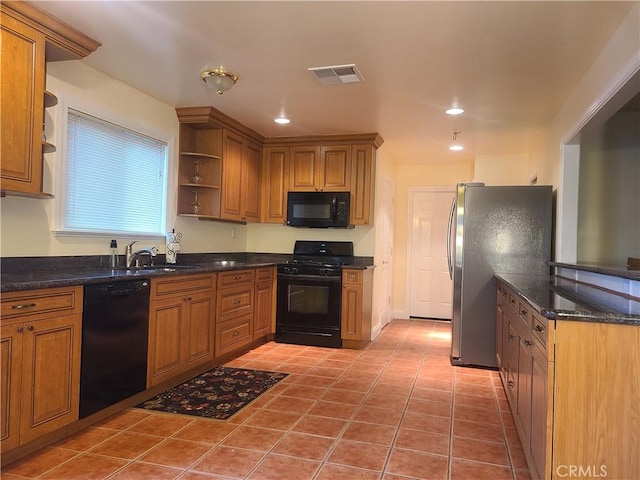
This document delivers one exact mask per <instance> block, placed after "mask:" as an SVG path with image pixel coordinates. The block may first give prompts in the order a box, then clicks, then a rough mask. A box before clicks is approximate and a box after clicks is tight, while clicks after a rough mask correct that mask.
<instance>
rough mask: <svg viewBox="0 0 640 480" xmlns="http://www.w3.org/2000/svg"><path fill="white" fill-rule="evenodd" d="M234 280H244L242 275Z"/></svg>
mask: <svg viewBox="0 0 640 480" xmlns="http://www.w3.org/2000/svg"><path fill="white" fill-rule="evenodd" d="M234 280H242V275H238V276H237V277H235V278H234Z"/></svg>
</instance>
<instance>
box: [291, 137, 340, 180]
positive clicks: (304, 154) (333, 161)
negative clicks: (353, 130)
mask: <svg viewBox="0 0 640 480" xmlns="http://www.w3.org/2000/svg"><path fill="white" fill-rule="evenodd" d="M350 188H351V147H350V146H349V145H330V146H321V147H319V146H313V145H310V146H295V147H292V148H291V162H290V169H289V190H290V191H298V192H304V191H307V192H308V191H318V192H323V191H324V192H348V191H349V189H350Z"/></svg>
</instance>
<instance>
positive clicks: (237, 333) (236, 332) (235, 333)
mask: <svg viewBox="0 0 640 480" xmlns="http://www.w3.org/2000/svg"><path fill="white" fill-rule="evenodd" d="M231 335H232V336H233V337H237V336H238V335H240V332H239V331H238V330H235V331H234V332H233V333H232V334H231Z"/></svg>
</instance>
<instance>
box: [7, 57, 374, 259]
mask: <svg viewBox="0 0 640 480" xmlns="http://www.w3.org/2000/svg"><path fill="white" fill-rule="evenodd" d="M47 89H48V90H49V91H51V92H53V93H54V94H55V95H56V96H57V97H58V100H59V103H58V106H57V107H53V108H48V109H47V111H46V115H47V119H46V121H47V129H46V133H47V139H48V140H49V141H50V142H51V143H54V144H56V142H57V141H58V140H61V139H62V138H64V135H62V133H61V132H64V130H65V128H66V125H65V124H64V118H65V117H66V115H65V112H64V108H63V106H64V105H66V104H72V105H81V106H83V107H88V108H91V109H92V110H94V112H103V113H107V114H109V116H111V117H112V118H126V119H127V120H128V121H130V122H133V123H134V124H137V125H140V126H141V127H142V128H145V129H148V130H153V131H157V132H162V133H163V134H165V135H167V136H168V137H169V138H173V139H174V142H173V143H174V145H175V148H174V150H173V152H172V153H171V154H170V160H169V161H170V167H169V171H170V173H171V175H172V177H171V178H170V180H169V185H170V188H169V207H168V208H169V212H170V213H169V218H168V221H167V227H168V229H169V230H170V229H171V228H175V229H176V231H179V232H182V245H181V247H182V252H186V253H192V252H233V251H241V252H243V251H245V250H246V243H247V228H246V227H245V226H242V225H234V224H230V223H223V222H207V221H198V220H197V219H193V218H188V217H176V215H175V191H176V186H175V185H176V181H175V172H176V171H177V152H176V149H177V145H178V126H179V125H178V119H177V117H176V113H175V110H174V109H173V107H171V106H169V105H166V104H164V103H162V102H160V101H158V100H156V99H154V98H152V97H150V96H148V95H146V94H144V93H142V92H140V91H139V90H136V89H134V88H132V87H130V86H128V85H126V84H124V83H122V82H120V81H118V80H116V79H114V78H113V77H110V76H108V75H105V74H103V73H101V72H99V71H98V70H95V69H93V68H91V67H89V66H87V65H85V64H84V63H82V62H81V61H66V62H54V63H49V64H48V65H47ZM58 146H59V148H58V151H57V152H56V153H53V154H47V155H46V156H45V157H46V163H45V182H44V189H45V191H47V192H50V193H53V194H54V195H55V194H56V193H57V192H56V190H57V189H59V188H60V187H59V185H57V176H58V175H59V172H60V162H61V155H62V154H63V149H62V148H60V147H61V146H60V145H58ZM55 201H56V200H38V199H31V198H22V197H6V198H3V199H2V200H1V201H0V213H1V217H2V218H1V220H0V230H1V233H0V235H1V236H0V255H1V256H3V257H21V256H59V255H60V256H64V255H102V254H106V253H107V251H108V247H109V239H106V238H87V237H59V236H54V235H53V234H52V233H51V230H52V229H53V226H54V202H55ZM233 230H235V238H232V237H233V236H232V231H233ZM131 240H132V239H128V238H118V243H119V245H120V247H121V250H123V247H124V245H125V244H126V243H127V242H128V241H131ZM134 240H135V239H134ZM141 243H142V244H144V245H155V246H156V247H157V248H158V249H159V250H160V252H161V253H164V252H165V241H164V239H162V238H158V239H153V240H144V241H143V242H141ZM371 251H373V248H371Z"/></svg>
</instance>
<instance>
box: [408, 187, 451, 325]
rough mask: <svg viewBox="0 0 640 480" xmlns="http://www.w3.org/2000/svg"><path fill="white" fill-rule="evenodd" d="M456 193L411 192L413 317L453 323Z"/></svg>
mask: <svg viewBox="0 0 640 480" xmlns="http://www.w3.org/2000/svg"><path fill="white" fill-rule="evenodd" d="M454 194H455V191H454V189H448V188H447V189H429V190H413V191H411V192H410V196H409V202H410V203H409V205H410V213H409V214H410V219H411V223H410V227H409V232H408V238H409V252H408V253H409V254H408V255H407V260H408V263H407V292H408V297H409V299H408V302H407V305H408V310H409V316H411V317H420V318H438V319H446V320H450V319H451V298H452V283H451V279H450V278H449V268H448V264H447V227H448V220H449V210H450V208H451V202H452V200H453V197H454Z"/></svg>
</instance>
